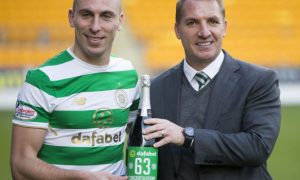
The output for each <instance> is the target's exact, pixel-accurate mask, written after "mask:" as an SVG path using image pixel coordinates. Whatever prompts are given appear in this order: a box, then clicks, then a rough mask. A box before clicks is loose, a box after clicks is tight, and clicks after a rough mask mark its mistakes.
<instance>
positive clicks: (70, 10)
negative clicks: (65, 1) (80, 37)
mask: <svg viewBox="0 0 300 180" xmlns="http://www.w3.org/2000/svg"><path fill="white" fill-rule="evenodd" d="M68 18H69V24H70V26H71V27H74V11H73V9H69V13H68Z"/></svg>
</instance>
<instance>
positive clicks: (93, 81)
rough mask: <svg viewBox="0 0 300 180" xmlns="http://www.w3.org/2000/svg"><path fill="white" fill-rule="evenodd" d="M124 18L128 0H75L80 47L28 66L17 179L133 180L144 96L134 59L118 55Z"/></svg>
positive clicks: (14, 151) (15, 151)
mask: <svg viewBox="0 0 300 180" xmlns="http://www.w3.org/2000/svg"><path fill="white" fill-rule="evenodd" d="M122 20H123V13H122V11H121V2H120V0H74V3H73V8H72V9H70V10H69V22H70V26H71V27H73V28H74V29H75V43H74V45H73V46H72V47H70V48H68V49H66V50H65V51H63V52H62V53H60V54H58V55H57V56H55V57H53V58H52V59H50V60H48V61H47V62H46V63H44V64H43V65H41V66H40V67H38V68H36V69H33V70H30V71H28V73H27V76H26V80H25V83H24V85H23V87H22V89H21V91H20V93H19V95H18V99H17V105H16V112H15V116H14V118H13V135H12V147H11V169H12V176H13V178H14V179H92V180H94V179H101V180H104V179H105V180H108V179H109V180H112V179H113V180H119V179H120V180H122V179H127V177H126V176H124V175H125V174H126V170H125V165H124V162H123V146H124V140H125V129H126V126H127V123H128V121H131V117H132V118H134V117H136V110H137V107H138V99H139V95H138V91H137V81H138V77H137V73H136V71H135V69H134V68H133V66H132V64H131V63H130V62H129V61H127V60H124V59H121V58H117V57H112V56H111V55H110V54H111V48H112V43H113V40H114V37H115V34H116V32H117V31H118V30H120V27H121V22H122ZM128 117H129V118H128Z"/></svg>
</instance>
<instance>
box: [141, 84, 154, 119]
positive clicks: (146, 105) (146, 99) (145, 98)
mask: <svg viewBox="0 0 300 180" xmlns="http://www.w3.org/2000/svg"><path fill="white" fill-rule="evenodd" d="M140 109H141V116H144V117H146V116H148V115H149V114H148V112H149V111H148V110H151V105H150V88H149V87H148V86H144V87H142V96H141V104H140Z"/></svg>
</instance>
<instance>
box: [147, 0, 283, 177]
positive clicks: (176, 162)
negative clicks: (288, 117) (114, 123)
mask: <svg viewBox="0 0 300 180" xmlns="http://www.w3.org/2000/svg"><path fill="white" fill-rule="evenodd" d="M175 32H176V35H177V37H178V39H180V40H181V42H182V45H183V48H184V51H185V59H184V60H183V61H182V62H181V63H180V64H178V65H177V66H175V67H173V68H171V69H170V70H168V71H166V72H164V73H163V74H161V75H160V76H158V77H157V78H155V79H154V80H153V82H152V86H151V107H152V113H153V118H152V119H148V120H147V121H146V123H147V124H151V125H152V126H150V127H149V128H147V129H145V130H144V132H143V133H144V134H145V138H146V139H151V138H158V141H157V142H156V143H155V144H154V147H158V148H159V169H158V179H160V180H172V179H180V180H181V179H186V180H194V179H201V180H202V179H207V180H219V179H222V180H223V179H227V180H247V179H249V180H257V179H272V178H271V176H270V174H269V173H268V171H267V164H266V162H267V159H268V157H269V156H270V154H271V152H272V149H273V147H274V144H275V141H276V139H277V137H278V133H279V128H280V99H279V88H278V79H277V76H276V74H275V73H274V72H273V71H271V70H269V69H267V68H263V67H259V66H255V65H251V64H248V63H245V62H242V61H239V60H237V59H234V58H233V57H231V56H230V55H229V54H228V53H227V52H226V51H225V50H222V39H223V37H224V36H225V34H226V20H225V10H224V5H223V2H222V0H179V1H178V3H177V7H176V24H175Z"/></svg>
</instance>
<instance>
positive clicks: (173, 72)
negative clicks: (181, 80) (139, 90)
mask: <svg viewBox="0 0 300 180" xmlns="http://www.w3.org/2000/svg"><path fill="white" fill-rule="evenodd" d="M181 71H182V63H179V64H177V65H176V66H174V67H172V68H170V69H168V70H166V71H164V72H162V73H161V74H159V75H157V76H154V78H153V79H152V82H151V84H153V85H154V86H155V85H159V84H162V83H164V82H165V81H166V80H167V79H169V78H175V77H176V76H177V74H178V73H180V72H181Z"/></svg>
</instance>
